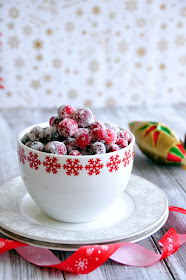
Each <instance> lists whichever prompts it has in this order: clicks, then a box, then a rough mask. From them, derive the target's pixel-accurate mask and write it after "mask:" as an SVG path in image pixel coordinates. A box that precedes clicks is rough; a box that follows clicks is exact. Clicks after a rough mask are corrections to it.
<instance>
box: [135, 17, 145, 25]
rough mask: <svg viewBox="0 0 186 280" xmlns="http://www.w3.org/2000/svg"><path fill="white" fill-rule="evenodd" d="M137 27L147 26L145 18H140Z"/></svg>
mask: <svg viewBox="0 0 186 280" xmlns="http://www.w3.org/2000/svg"><path fill="white" fill-rule="evenodd" d="M136 24H137V26H139V27H143V26H144V25H145V24H146V21H145V19H144V18H139V19H138V20H137V22H136Z"/></svg>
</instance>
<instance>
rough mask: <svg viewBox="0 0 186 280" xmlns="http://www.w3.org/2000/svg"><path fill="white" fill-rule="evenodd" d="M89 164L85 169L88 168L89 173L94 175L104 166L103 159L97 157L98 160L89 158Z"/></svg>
mask: <svg viewBox="0 0 186 280" xmlns="http://www.w3.org/2000/svg"><path fill="white" fill-rule="evenodd" d="M88 163H89V164H87V165H85V170H88V175H90V176H92V175H93V174H95V175H99V174H100V172H101V171H100V169H102V168H103V163H101V159H100V158H97V159H96V160H93V159H89V161H88Z"/></svg>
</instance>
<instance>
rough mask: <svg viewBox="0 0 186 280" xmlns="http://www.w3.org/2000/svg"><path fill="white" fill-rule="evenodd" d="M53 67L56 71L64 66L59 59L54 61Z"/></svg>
mask: <svg viewBox="0 0 186 280" xmlns="http://www.w3.org/2000/svg"><path fill="white" fill-rule="evenodd" d="M52 65H53V67H54V68H56V69H58V68H60V67H61V66H62V61H61V59H59V58H55V59H53V61H52Z"/></svg>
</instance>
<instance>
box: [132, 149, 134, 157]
mask: <svg viewBox="0 0 186 280" xmlns="http://www.w3.org/2000/svg"><path fill="white" fill-rule="evenodd" d="M133 159H134V146H133V148H132V160H133Z"/></svg>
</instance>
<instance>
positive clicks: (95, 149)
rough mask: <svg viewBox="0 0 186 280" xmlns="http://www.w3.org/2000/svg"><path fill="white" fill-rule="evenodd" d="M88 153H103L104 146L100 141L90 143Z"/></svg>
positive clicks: (104, 150) (104, 151)
mask: <svg viewBox="0 0 186 280" xmlns="http://www.w3.org/2000/svg"><path fill="white" fill-rule="evenodd" d="M90 153H91V154H93V155H96V154H105V153H106V148H105V145H104V144H103V143H102V142H95V143H92V144H91V145H90Z"/></svg>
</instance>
